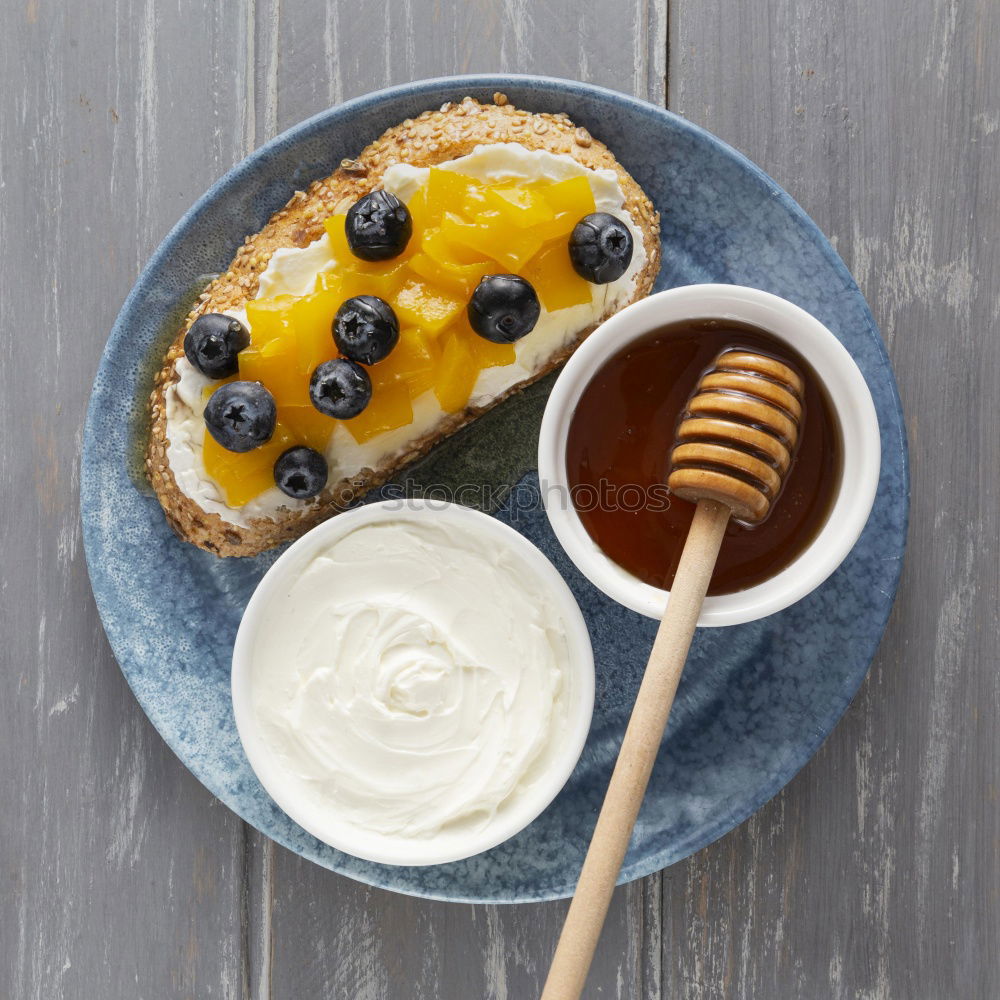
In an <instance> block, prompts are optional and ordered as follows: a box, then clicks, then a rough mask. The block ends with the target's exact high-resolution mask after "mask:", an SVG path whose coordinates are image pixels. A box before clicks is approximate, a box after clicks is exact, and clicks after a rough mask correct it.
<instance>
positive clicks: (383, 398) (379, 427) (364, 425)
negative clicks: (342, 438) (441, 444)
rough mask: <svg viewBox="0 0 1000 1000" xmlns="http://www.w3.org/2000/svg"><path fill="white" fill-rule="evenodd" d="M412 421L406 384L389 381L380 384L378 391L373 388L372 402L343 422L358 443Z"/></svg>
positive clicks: (411, 407) (411, 410) (411, 408)
mask: <svg viewBox="0 0 1000 1000" xmlns="http://www.w3.org/2000/svg"><path fill="white" fill-rule="evenodd" d="M412 422H413V406H412V405H411V404H410V394H409V392H408V391H407V388H406V386H405V385H404V384H403V383H402V382H395V381H387V382H385V383H384V384H382V385H379V387H378V392H377V393H376V392H375V390H374V388H373V390H372V399H371V402H370V403H369V404H368V405H367V406H366V407H365V408H364V409H363V410H362V411H361V412H360V413H359V414H358V415H357V416H356V417H352V418H351V419H350V420H344V421H343V424H344V427H346V428H347V430H348V431H349V432H350V434H351V437H353V438H354V440H355V441H357V442H358V444H364V442H365V441H368V440H370V439H371V438H373V437H375V436H376V435H378V434H384V433H385V432H386V431H391V430H395V429H396V428H397V427H402V426H404V424H409V423H412Z"/></svg>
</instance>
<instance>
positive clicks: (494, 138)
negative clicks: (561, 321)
mask: <svg viewBox="0 0 1000 1000" xmlns="http://www.w3.org/2000/svg"><path fill="white" fill-rule="evenodd" d="M504 142H517V143H520V144H521V145H522V146H525V147H527V148H528V149H538V150H547V151H549V152H552V153H565V154H568V155H570V156H572V157H573V158H574V159H575V160H577V161H578V162H579V163H581V164H582V165H583V166H585V167H588V168H591V169H601V168H610V169H612V170H614V171H615V173H616V174H617V177H618V183H619V185H620V187H621V190H622V192H623V194H624V198H625V201H624V208H625V209H626V210H627V211H628V212H629V214H630V215H631V217H632V219H633V221H634V222H635V223H636V225H637V226H638V227H639V229H640V230H641V232H642V236H643V244H644V247H645V251H646V264H645V266H644V267H643V269H642V271H641V272H640V273H639V275H638V276H637V280H636V284H635V292H634V295H633V297H632V300H631V301H635V300H636V299H639V298H642V297H644V296H645V295H646V294H648V292H649V290H650V289H651V287H652V284H653V281H654V279H655V278H656V275H657V273H658V271H659V268H660V235H659V216H658V215H657V213H656V211H655V210H654V209H653V206H652V204H651V203H650V201H649V199H648V198H647V197H646V195H645V194H644V193H643V191H642V189H641V188H640V187H639V185H638V184H637V183H636V182H635V180H633V178H632V177H631V176H630V175H629V174H628V173H627V172H626V171H625V170H624V168H623V167H622V166H621V165H620V164H619V163H618V161H617V160H616V159H615V157H614V156H613V154H612V153H611V152H610V151H609V150H608V148H607V147H606V146H605V145H604V144H603V143H601V142H599V141H598V140H596V139H594V138H593V137H592V136H591V135H590V134H589V133H588V132H587V131H586V130H585V129H583V128H578V127H577V126H575V125H574V124H573V123H572V122H571V121H570V120H569V118H568V117H566V116H565V115H562V114H555V115H552V114H531V113H529V112H527V111H523V110H520V109H518V108H515V107H513V106H512V105H511V104H509V103H507V100H506V98H505V97H504V95H502V94H496V95H494V103H493V104H480V103H478V102H477V101H475V100H473V99H472V98H469V97H467V98H465V99H464V100H463V101H461V102H460V103H454V104H446V105H444V107H442V108H441V109H440V110H438V111H427V112H424V113H423V114H422V115H420V116H419V117H417V118H415V119H413V120H407V121H405V122H403V123H402V124H400V125H397V126H396V127H394V128H391V129H389V131H388V132H386V133H385V134H384V135H382V136H381V137H380V138H379V139H377V140H376V141H375V142H373V143H372V144H371V145H370V146H368V147H367V148H366V149H365V150H364V151H363V152H362V153H361V155H360V156H359V157H358V158H357V159H356V160H345V161H344V162H343V163H342V164H341V166H340V168H339V169H338V170H337V171H335V172H334V173H333V174H331V175H330V176H329V177H326V178H323V179H322V180H318V181H315V182H314V183H313V184H312V185H310V187H309V189H308V190H306V191H298V192H296V193H295V195H294V196H293V197H292V198H291V200H290V201H289V202H288V204H287V205H286V206H285V207H284V208H282V209H281V210H280V211H279V212H277V213H276V214H275V215H274V216H272V217H271V219H270V220H269V221H268V223H267V225H265V226H264V228H263V229H262V230H261V231H260V232H259V233H256V234H255V235H253V236H249V237H247V239H246V240H245V242H244V244H243V246H241V247H240V249H239V251H238V252H237V254H236V257H235V259H234V260H233V262H232V263H231V264H230V266H229V269H228V270H227V271H226V272H225V273H224V274H222V275H220V276H219V277H218V278H216V279H215V280H214V281H213V282H212V283H211V284H210V285H209V286H208V287H207V288H206V289H205V291H204V292H203V293H202V294H201V296H200V297H199V299H198V303H197V305H196V306H195V308H194V309H193V310H192V311H191V313H190V314H189V315H188V317H187V319H186V320H185V322H184V324H183V326H182V327H181V329H180V331H179V332H178V334H177V337H176V339H175V340H174V342H173V344H172V345H171V346H170V349H169V350H168V351H167V355H166V358H165V359H164V364H163V367H162V369H161V370H160V372H159V374H158V375H157V377H156V380H155V384H154V389H153V393H152V395H151V397H150V412H151V431H150V439H149V446H148V449H147V453H146V468H147V471H148V474H149V479H150V482H151V483H152V486H153V489H154V490H155V492H156V496H157V497H158V499H159V501H160V504H161V505H162V507H163V511H164V514H165V515H166V518H167V521H168V522H169V523H170V525H171V526H172V527H173V529H174V530H175V531H176V533H177V534H178V535H179V536H180V537H181V538H182V539H184V540H185V541H188V542H191V543H193V544H194V545H197V546H199V547H200V548H202V549H206V550H208V551H209V552H214V553H215V554H217V555H220V556H250V555H256V554H257V553H259V552H263V551H264V550H266V549H269V548H271V547H273V546H275V545H279V544H281V543H282V542H286V541H289V540H290V539H293V538H297V537H298V536H299V535H302V534H303V533H305V532H306V531H307V530H308V529H309V528H311V527H313V526H314V525H316V524H318V523H319V522H320V521H323V520H325V519H326V518H328V517H330V516H332V515H333V514H336V513H338V512H339V511H340V510H342V509H343V507H344V504H345V501H347V500H348V498H350V497H359V496H362V495H364V494H365V493H366V492H368V491H369V490H371V489H374V488H376V487H378V486H381V485H382V484H383V483H385V482H387V481H388V480H389V479H391V478H392V477H393V476H395V475H396V474H397V473H398V472H399V471H400V470H401V469H402V468H403V467H404V466H406V465H407V464H409V463H410V462H412V461H414V460H415V459H417V458H419V457H421V456H423V455H425V454H426V453H427V452H428V451H429V450H430V449H431V448H432V447H433V446H434V445H435V444H436V443H438V442H439V441H441V440H443V439H444V438H445V437H447V436H448V435H450V434H453V433H454V432H455V431H457V430H458V429H459V428H460V427H463V426H465V425H466V424H468V423H469V422H470V421H472V420H474V419H475V418H476V417H477V416H479V415H480V414H481V413H483V412H485V410H487V409H491V408H492V407H493V406H496V405H497V404H498V403H500V402H502V401H503V400H504V399H505V398H507V397H508V396H510V395H512V394H513V393H514V392H517V391H519V390H520V389H522V388H524V387H525V386H526V385H528V384H530V383H531V382H533V381H535V380H537V379H539V378H541V377H542V376H544V375H545V374H547V373H548V372H549V371H551V370H552V369H553V368H555V367H556V366H558V365H559V364H560V363H561V362H562V361H564V360H565V359H566V358H567V357H568V356H569V355H570V354H571V353H572V352H573V350H574V349H575V348H576V347H577V346H578V345H579V343H580V342H581V341H582V340H583V339H584V338H585V337H586V336H587V335H588V334H589V333H591V332H592V331H593V330H594V328H596V326H598V325H599V322H601V321H603V320H604V319H606V318H607V317H606V316H602V317H601V318H600V320H599V321H598V323H594V324H592V325H591V326H589V327H587V328H586V329H581V330H580V331H579V332H578V335H577V336H576V339H575V340H574V341H573V342H572V343H571V344H570V345H569V347H568V348H565V349H563V350H562V351H560V352H559V353H558V354H554V355H553V356H551V357H550V358H549V359H548V360H547V362H546V363H545V364H543V365H542V366H541V367H540V368H538V370H537V371H535V372H534V373H533V374H532V375H531V377H529V378H525V379H524V380H523V381H521V382H519V383H518V384H516V385H514V386H512V387H511V388H510V389H509V390H508V391H506V392H505V393H503V394H501V395H499V396H497V397H496V398H495V399H493V400H491V401H490V402H489V405H488V406H485V407H478V408H477V407H468V408H467V409H465V410H462V411H459V412H457V413H451V414H447V415H444V416H442V418H441V420H440V421H439V422H438V424H437V425H436V426H435V427H434V428H432V430H431V431H430V432H429V433H427V434H426V435H424V436H423V437H421V438H419V439H418V440H415V441H413V442H412V443H411V444H410V445H409V446H408V447H407V448H406V449H405V452H403V453H402V454H397V455H395V456H393V457H392V458H391V459H389V460H385V461H384V462H383V463H382V465H381V466H380V467H379V468H374V469H363V470H361V472H360V473H359V474H358V475H355V476H352V477H350V479H346V480H341V481H339V482H330V483H328V484H327V486H326V488H325V489H324V490H323V492H322V493H321V494H320V495H319V496H318V497H317V498H315V501H314V502H312V503H311V504H309V505H308V506H306V507H302V508H298V509H290V510H287V511H285V510H282V511H279V512H278V513H277V514H276V515H275V519H272V518H270V517H267V518H264V517H261V518H255V519H251V520H249V521H248V523H247V524H245V525H237V524H233V523H230V522H229V521H226V520H224V519H223V518H222V517H220V516H219V515H218V514H216V513H212V512H208V511H205V510H203V509H202V507H201V506H200V505H199V504H198V503H197V502H196V501H194V500H192V499H191V498H190V497H188V496H187V495H185V494H184V493H183V492H182V491H181V489H180V488H179V487H178V485H177V482H176V480H175V478H174V474H173V471H172V470H171V467H170V463H169V460H168V457H167V447H168V425H167V407H166V400H165V397H166V392H167V389H168V387H169V386H171V385H172V384H173V383H175V382H176V381H177V380H178V377H179V376H178V372H177V367H176V366H177V362H178V360H179V359H180V358H182V357H183V356H184V350H183V341H184V335H185V333H186V332H187V330H188V328H189V327H190V325H191V323H192V322H194V320H195V319H196V318H197V317H198V316H200V315H202V314H203V313H209V312H225V311H228V310H233V309H239V308H241V307H243V306H244V305H245V304H246V302H247V301H248V300H250V299H252V298H253V297H254V296H255V295H256V294H257V287H258V282H259V276H260V273H261V271H263V269H264V268H265V267H266V265H267V261H268V260H269V259H270V257H271V254H272V253H273V252H274V251H275V250H278V249H281V248H286V247H305V246H308V245H309V244H310V243H311V242H313V241H314V240H316V239H318V238H319V237H320V236H322V235H323V232H324V229H323V220H324V218H326V217H327V216H329V215H331V214H333V213H335V212H337V211H341V212H342V211H345V210H346V208H347V207H348V206H350V205H351V204H353V203H354V202H355V201H356V200H357V199H358V198H360V197H362V196H363V195H365V194H367V193H368V192H369V191H371V190H373V189H375V188H377V187H379V186H380V184H381V178H382V175H383V173H384V172H385V171H386V169H387V168H388V167H389V166H390V165H392V164H394V163H408V164H412V165H413V166H417V167H426V166H433V165H435V164H438V163H442V162H444V161H446V160H452V159H455V158H457V157H460V156H464V155H466V154H468V153H471V152H472V151H473V149H474V148H475V147H476V146H478V145H483V144H493V143H504Z"/></svg>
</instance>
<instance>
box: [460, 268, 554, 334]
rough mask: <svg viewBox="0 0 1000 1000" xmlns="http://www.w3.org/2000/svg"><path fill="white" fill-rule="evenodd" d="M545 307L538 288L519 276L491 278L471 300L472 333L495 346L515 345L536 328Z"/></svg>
mask: <svg viewBox="0 0 1000 1000" xmlns="http://www.w3.org/2000/svg"><path fill="white" fill-rule="evenodd" d="M541 311H542V307H541V305H539V302H538V296H537V295H536V294H535V290H534V288H532V287H531V285H530V284H528V282H527V281H525V280H524V278H519V277H518V276H517V275H516V274H488V275H486V277H485V278H483V279H482V281H480V282H479V284H478V285H476V289H475V291H474V292H473V293H472V298H471V299H469V310H468V312H469V322H470V323H471V324H472V329H473V330H475V331H476V333H478V334H479V336H480V337H483V338H485V339H486V340H492V341H493V343H494V344H513V343H514V341H515V340H520V339H521V338H522V337H523V336H525V335H526V334H528V333H531V331H532V330H533V329H534V328H535V324H536V323H537V322H538V317H539V315H540V314H541Z"/></svg>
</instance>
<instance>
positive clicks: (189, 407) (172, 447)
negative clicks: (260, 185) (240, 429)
mask: <svg viewBox="0 0 1000 1000" xmlns="http://www.w3.org/2000/svg"><path fill="white" fill-rule="evenodd" d="M439 167H440V168H441V169H444V170H454V171H456V172H458V173H461V174H465V175H468V176H471V177H475V178H478V179H479V180H484V181H493V180H526V181H527V180H543V179H547V180H552V181H560V180H566V179H567V178H570V177H575V176H581V175H582V176H586V177H587V179H588V181H589V182H590V186H591V189H592V190H593V192H594V201H595V203H596V206H597V210H598V211H600V212H610V213H612V214H614V215H616V216H618V217H619V218H620V219H622V221H624V222H625V224H626V225H627V226H628V228H629V231H630V232H631V234H632V242H633V246H634V250H633V254H632V262H631V264H630V265H629V268H628V270H627V271H626V272H625V274H623V275H622V276H621V277H620V278H619V279H618V280H617V281H613V282H610V283H609V284H606V285H593V286H591V287H592V298H591V301H590V302H589V303H582V304H580V305H575V306H570V307H569V308H566V309H559V310H556V311H554V312H549V311H548V310H546V309H544V308H543V309H542V312H541V315H540V317H539V319H538V322H537V323H536V325H535V328H534V329H533V330H532V331H531V333H529V334H528V335H527V336H526V337H524V338H522V339H521V340H519V341H518V342H517V343H516V344H515V345H514V349H515V354H516V360H515V362H514V363H513V364H511V365H505V366H502V367H496V368H486V369H484V370H483V371H482V372H481V373H480V375H479V378H478V380H477V381H476V384H475V386H474V388H473V391H472V395H471V398H470V400H469V403H470V405H471V406H483V405H485V404H487V403H489V402H490V401H492V400H493V399H496V397H497V396H500V395H501V394H503V393H504V392H506V391H507V390H508V389H510V388H512V387H513V386H515V385H518V384H519V383H521V382H524V381H525V380H526V379H528V378H530V377H531V376H532V375H534V374H535V373H536V372H537V371H538V370H539V368H541V367H542V366H543V365H544V364H545V363H546V362H547V361H548V360H549V358H551V357H552V356H553V355H554V354H556V353H558V352H559V351H560V350H562V349H563V348H565V347H567V346H568V344H569V343H570V341H571V340H572V338H573V337H574V336H575V335H576V334H577V333H578V332H579V331H580V330H583V329H585V328H586V327H588V326H591V325H593V324H594V323H595V322H597V320H598V319H600V318H601V317H602V316H604V315H607V314H608V313H609V312H611V311H613V310H615V309H617V308H620V307H622V306H624V305H625V304H626V303H627V302H628V301H629V300H630V299H631V298H632V296H633V294H634V293H635V286H636V281H637V279H638V275H639V273H640V272H641V271H642V269H643V268H644V267H645V265H646V251H645V245H644V243H643V236H642V232H641V231H640V229H639V227H638V226H637V225H636V223H635V220H634V219H633V218H632V217H631V215H630V214H629V213H628V212H627V211H626V210H625V209H624V208H623V205H624V201H625V197H624V194H623V193H622V190H621V186H620V185H619V183H618V178H617V175H616V174H615V172H614V171H613V170H591V169H589V168H587V167H585V166H583V165H582V164H581V163H578V162H577V161H576V160H575V159H573V157H571V156H568V155H566V154H563V153H550V152H547V151H545V150H529V149H526V148H525V147H524V146H521V145H519V144H518V143H494V144H492V145H485V146H477V147H476V148H475V149H474V150H473V152H471V153H469V154H467V155H465V156H460V157H458V158H456V159H454V160H448V161H446V162H444V163H441V164H439ZM428 173H429V170H428V168H426V167H413V166H410V165H408V164H401V163H398V164H393V165H392V166H390V167H389V168H388V169H387V170H386V172H385V175H384V177H383V185H382V186H383V187H384V188H385V189H386V190H387V191H390V192H392V193H393V194H395V195H397V196H398V197H399V198H400V199H401V200H403V201H407V200H409V199H410V198H411V197H412V196H413V194H414V193H415V192H416V191H417V190H418V189H419V188H420V187H421V186H422V185H423V184H425V183H426V181H427V176H428ZM336 263H337V262H336V260H335V259H334V257H333V254H332V251H331V248H330V242H329V239H328V237H327V236H326V235H323V236H321V237H320V238H319V239H318V240H316V241H315V242H313V243H311V244H309V246H307V247H304V248H302V249H298V248H294V247H293V248H288V249H282V250H278V251H276V252H275V253H274V255H273V256H272V257H271V259H270V261H269V262H268V265H267V267H266V268H265V269H264V271H263V272H262V273H261V277H260V288H259V290H258V293H257V297H259V298H267V297H271V296H274V295H281V294H291V295H305V294H307V293H309V292H311V291H312V290H313V287H314V283H315V279H316V276H317V274H319V273H320V272H321V271H325V270H328V269H330V268H333V267H336ZM232 315H234V316H235V317H236V318H237V319H239V320H240V321H241V322H242V323H244V324H245V325H248V324H247V320H246V313H245V312H243V311H242V310H239V311H236V312H233V314H232ZM251 336H252V331H251ZM178 374H179V380H178V381H177V382H176V383H175V384H174V385H172V386H170V387H169V388H168V389H167V393H166V415H167V438H168V447H167V459H168V461H169V462H170V467H171V469H172V471H173V473H174V478H175V479H176V480H177V485H178V488H179V489H180V490H181V492H182V493H184V494H185V496H187V497H189V498H190V499H192V500H194V501H195V503H197V504H198V505H199V506H200V507H201V508H202V509H203V510H205V511H208V512H210V513H215V514H218V515H219V516H220V517H221V518H222V519H223V520H225V521H228V522H230V523H231V524H237V525H242V526H245V525H246V524H248V523H249V521H250V520H252V519H254V518H260V517H274V516H276V515H277V514H278V513H279V512H280V511H281V510H296V509H300V508H301V507H303V506H305V505H306V504H307V503H308V501H295V500H292V499H290V498H289V497H287V496H285V494H283V493H282V492H281V491H280V490H278V489H277V487H274V488H272V489H270V490H267V491H265V492H264V493H262V494H260V496H258V497H255V498H254V499H253V500H251V501H250V502H249V503H247V504H245V505H244V506H243V507H240V508H233V507H230V506H228V505H227V504H226V503H225V502H224V499H223V496H222V491H221V490H220V489H219V487H218V486H217V485H216V484H215V483H214V482H213V481H212V479H211V477H210V476H209V475H208V473H207V472H206V471H205V468H204V465H203V463H202V461H201V441H202V440H203V437H204V434H205V429H204V421H203V419H202V412H203V411H204V399H203V393H202V390H203V388H204V386H205V385H207V384H208V381H207V380H206V379H205V378H204V376H202V375H201V374H200V373H199V372H198V371H197V370H196V369H195V368H194V367H193V366H192V365H190V364H187V362H186V361H184V360H181V361H180V362H179V363H178ZM443 416H444V412H443V411H442V410H441V407H440V406H439V405H438V402H437V399H436V397H435V396H434V393H433V391H432V390H428V391H427V392H426V393H425V394H424V395H422V396H421V397H419V398H418V399H417V400H415V401H414V404H413V420H412V422H411V423H409V424H407V425H405V426H404V427H398V428H396V429H394V430H391V431H387V432H385V433H384V434H380V435H376V436H375V437H373V438H371V439H370V440H368V441H365V442H364V443H363V444H358V443H357V442H356V441H355V440H354V438H353V437H352V436H351V434H350V433H349V432H348V431H347V430H346V428H344V427H343V426H339V425H338V426H337V427H336V429H335V430H334V432H333V434H332V435H331V436H330V441H329V444H328V445H327V455H326V458H327V462H328V464H329V470H330V480H329V481H330V482H331V483H335V482H337V481H339V480H341V479H344V478H349V477H353V476H355V475H357V474H358V473H359V472H361V471H362V470H363V469H366V468H367V469H374V468H376V467H377V466H379V465H380V464H381V463H382V462H383V461H385V460H391V458H392V457H394V456H396V455H400V454H402V453H403V452H404V451H405V450H406V449H407V447H408V446H409V445H411V444H412V442H414V441H416V440H418V439H419V438H421V437H424V436H425V435H426V434H427V433H429V432H430V431H431V430H433V428H434V427H435V425H436V424H437V423H438V422H439V421H440V420H441V418H442V417H443Z"/></svg>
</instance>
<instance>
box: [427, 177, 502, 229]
mask: <svg viewBox="0 0 1000 1000" xmlns="http://www.w3.org/2000/svg"><path fill="white" fill-rule="evenodd" d="M423 190H424V197H425V200H426V201H425V203H426V207H427V221H428V222H429V223H431V224H434V223H436V222H440V220H441V219H442V218H443V216H444V213H445V212H456V211H461V212H463V214H466V215H469V216H470V217H471V216H472V215H475V214H476V212H477V211H479V209H480V208H481V206H483V205H484V204H485V197H486V188H485V187H484V185H483V184H482V183H481V182H480V181H477V180H475V179H474V178H472V177H466V176H465V175H464V174H458V173H455V171H453V170H441V169H440V168H438V167H431V168H430V170H429V171H428V174H427V186H426V187H425V188H424V189H423ZM411 215H412V212H411Z"/></svg>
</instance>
